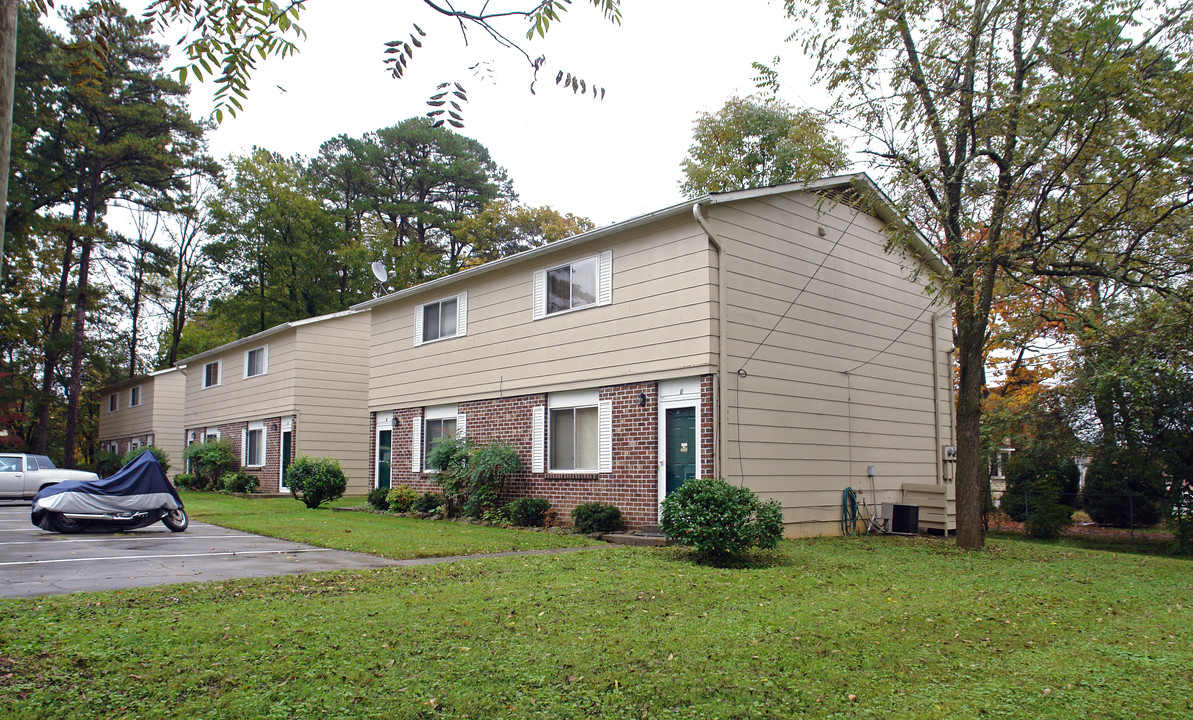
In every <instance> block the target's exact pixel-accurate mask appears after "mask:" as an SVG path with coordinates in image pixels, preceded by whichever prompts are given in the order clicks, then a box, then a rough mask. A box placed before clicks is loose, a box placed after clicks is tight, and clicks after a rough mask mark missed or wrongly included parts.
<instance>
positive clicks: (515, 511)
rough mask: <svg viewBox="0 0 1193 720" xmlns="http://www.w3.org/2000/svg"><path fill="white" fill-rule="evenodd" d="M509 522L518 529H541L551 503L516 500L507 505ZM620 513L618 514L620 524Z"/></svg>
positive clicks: (537, 500)
mask: <svg viewBox="0 0 1193 720" xmlns="http://www.w3.org/2000/svg"><path fill="white" fill-rule="evenodd" d="M508 509H509V516H510V522H511V523H513V524H514V525H517V526H519V527H542V525H543V521H544V520H546V517H547V511H548V510H550V509H551V503H550V502H549V501H548V500H547V499H546V498H533V497H526V498H518V499H517V500H514V501H513V502H511V503H510V504H509V507H508ZM620 515H621V513H620V511H619V512H618V516H619V522H620Z"/></svg>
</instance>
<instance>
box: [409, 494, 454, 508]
mask: <svg viewBox="0 0 1193 720" xmlns="http://www.w3.org/2000/svg"><path fill="white" fill-rule="evenodd" d="M445 504H447V500H446V498H444V497H443V493H434V492H427V493H423V494H422V495H419V496H418V499H417V500H415V501H414V506H413V507H412V509H413V510H414V511H415V512H421V513H429V512H435V511H436V510H438V509H439V508H441V507H443V506H444V505H445Z"/></svg>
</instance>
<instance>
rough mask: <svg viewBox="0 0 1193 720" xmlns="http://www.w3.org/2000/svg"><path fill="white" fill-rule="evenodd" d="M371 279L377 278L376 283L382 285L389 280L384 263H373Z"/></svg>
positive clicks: (378, 261)
mask: <svg viewBox="0 0 1193 720" xmlns="http://www.w3.org/2000/svg"><path fill="white" fill-rule="evenodd" d="M372 267H373V277H375V278H377V282H379V283H383V282H385V281H386V280H389V270H387V269H386V268H385V263H383V262H381V261H380V260H377V261H374V262H373V265H372Z"/></svg>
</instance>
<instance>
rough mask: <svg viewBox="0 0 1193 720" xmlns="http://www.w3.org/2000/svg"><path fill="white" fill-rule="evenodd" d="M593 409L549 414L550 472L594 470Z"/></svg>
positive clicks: (595, 438) (595, 424) (595, 449)
mask: <svg viewBox="0 0 1193 720" xmlns="http://www.w3.org/2000/svg"><path fill="white" fill-rule="evenodd" d="M598 417H599V415H598V412H597V406H596V405H592V406H590V407H576V408H559V409H554V410H552V411H551V429H550V437H551V469H552V470H596V469H597V464H598V460H597V447H598V438H597V433H598V422H597V420H598Z"/></svg>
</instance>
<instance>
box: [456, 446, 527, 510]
mask: <svg viewBox="0 0 1193 720" xmlns="http://www.w3.org/2000/svg"><path fill="white" fill-rule="evenodd" d="M521 469H522V460H521V459H520V458H519V457H518V451H517V449H516V448H514V446H513V445H510V444H509V443H490V444H488V445H474V446H472V447H471V448H469V450H468V457H467V460H466V463H465V467H464V477H465V479H466V482H467V488H466V493H467V500H466V501H465V502H464V506H463V512H464V514H465V515H468V516H470V517H480V516H481V515H482V514H483V513H484V512H485V511H486V510H493V509H494V508H496V507H497V502H498V499H499V498H500V497H501V493H502V492H503V491H504V490H505V483H506V480H508V479H509V476H510V475H512V474H514V473H516V472H518V471H519V470H521Z"/></svg>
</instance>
